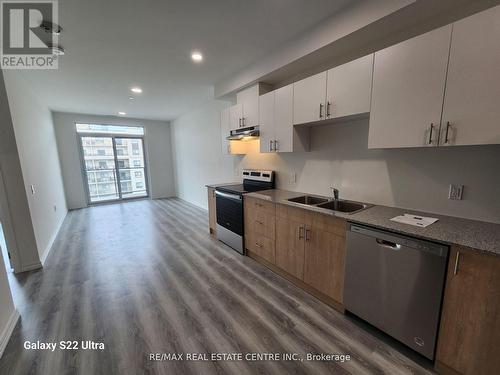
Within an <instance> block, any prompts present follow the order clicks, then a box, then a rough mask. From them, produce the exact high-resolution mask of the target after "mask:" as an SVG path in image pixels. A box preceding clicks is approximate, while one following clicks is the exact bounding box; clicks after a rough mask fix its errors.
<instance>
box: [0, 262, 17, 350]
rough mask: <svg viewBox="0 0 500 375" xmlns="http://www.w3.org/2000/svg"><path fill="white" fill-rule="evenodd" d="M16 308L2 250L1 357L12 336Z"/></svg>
mask: <svg viewBox="0 0 500 375" xmlns="http://www.w3.org/2000/svg"><path fill="white" fill-rule="evenodd" d="M15 314H16V309H15V307H14V302H13V301H12V295H11V292H10V288H9V280H8V279H7V272H6V270H5V265H4V262H3V258H2V253H1V252H0V357H1V356H2V353H3V350H4V349H5V346H6V344H7V342H8V339H9V338H10V334H11V331H12V325H13V324H14V323H15V321H14V319H15Z"/></svg>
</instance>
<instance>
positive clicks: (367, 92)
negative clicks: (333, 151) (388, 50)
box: [326, 54, 373, 118]
mask: <svg viewBox="0 0 500 375" xmlns="http://www.w3.org/2000/svg"><path fill="white" fill-rule="evenodd" d="M372 72H373V54H371V55H368V56H365V57H362V58H360V59H357V60H354V61H351V62H348V63H347V64H344V65H341V66H337V67H335V68H333V69H330V70H329V71H328V78H327V84H328V85H327V95H326V117H327V118H337V117H345V116H351V115H356V114H359V113H366V112H370V98H371V92H372Z"/></svg>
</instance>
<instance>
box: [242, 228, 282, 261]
mask: <svg viewBox="0 0 500 375" xmlns="http://www.w3.org/2000/svg"><path fill="white" fill-rule="evenodd" d="M245 248H246V249H247V250H249V251H251V252H252V253H254V254H256V255H258V256H260V257H261V258H263V259H265V260H267V261H268V262H270V263H272V264H275V241H274V239H270V238H267V237H264V236H260V235H258V234H255V233H252V232H248V233H245Z"/></svg>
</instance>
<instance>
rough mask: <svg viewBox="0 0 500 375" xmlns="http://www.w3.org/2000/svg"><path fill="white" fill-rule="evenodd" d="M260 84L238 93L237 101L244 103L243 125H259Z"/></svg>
mask: <svg viewBox="0 0 500 375" xmlns="http://www.w3.org/2000/svg"><path fill="white" fill-rule="evenodd" d="M259 94H260V85H255V86H252V87H249V88H247V89H244V90H242V91H240V92H238V93H237V94H236V98H237V102H238V103H240V104H241V105H242V116H241V122H242V123H241V126H242V127H247V126H257V125H259Z"/></svg>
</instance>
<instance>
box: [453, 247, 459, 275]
mask: <svg viewBox="0 0 500 375" xmlns="http://www.w3.org/2000/svg"><path fill="white" fill-rule="evenodd" d="M459 261H460V251H457V256H456V258H455V268H453V275H456V274H457V273H458V263H459Z"/></svg>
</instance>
